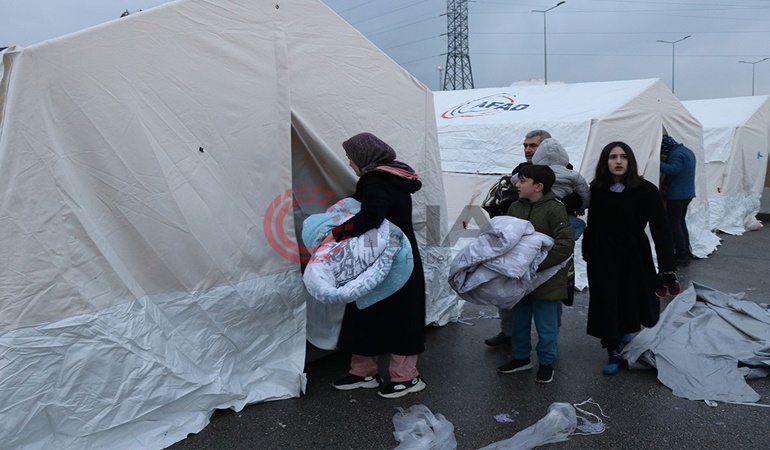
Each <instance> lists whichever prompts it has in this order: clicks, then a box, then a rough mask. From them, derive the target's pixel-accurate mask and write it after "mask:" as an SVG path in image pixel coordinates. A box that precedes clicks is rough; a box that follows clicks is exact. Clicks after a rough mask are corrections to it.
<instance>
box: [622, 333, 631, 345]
mask: <svg viewBox="0 0 770 450" xmlns="http://www.w3.org/2000/svg"><path fill="white" fill-rule="evenodd" d="M633 338H634V337H633V336H632V335H631V333H628V334H624V335H623V337H622V338H620V342H622V343H623V345H628V343H629V342H631V339H633Z"/></svg>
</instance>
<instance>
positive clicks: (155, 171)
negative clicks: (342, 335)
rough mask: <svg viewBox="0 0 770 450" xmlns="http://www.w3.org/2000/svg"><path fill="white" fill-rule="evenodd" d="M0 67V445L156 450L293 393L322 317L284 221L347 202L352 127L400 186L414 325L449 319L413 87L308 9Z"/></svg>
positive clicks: (429, 119) (157, 12)
mask: <svg viewBox="0 0 770 450" xmlns="http://www.w3.org/2000/svg"><path fill="white" fill-rule="evenodd" d="M3 57H4V60H3V65H4V69H5V76H4V77H3V79H2V83H1V84H0V233H2V235H3V237H4V239H3V245H2V247H0V259H1V260H2V261H3V263H2V264H0V359H1V360H2V364H0V379H1V380H2V386H3V389H2V390H0V441H2V443H3V444H2V446H3V447H7V448H27V449H32V448H162V447H165V446H168V445H170V444H172V443H174V442H176V441H178V440H180V439H182V438H184V437H185V436H186V435H187V434H188V433H192V432H197V431H199V430H200V429H202V428H203V427H204V426H205V425H206V424H207V423H208V418H209V417H210V415H211V413H212V412H213V410H214V409H216V408H233V409H235V410H239V409H241V408H243V407H244V405H246V404H248V403H252V402H259V401H266V400H276V399H282V398H289V397H297V396H298V395H299V394H300V391H301V390H302V389H304V386H305V383H306V379H305V375H304V373H303V366H304V357H305V347H306V337H307V339H308V340H310V341H311V342H313V343H314V344H316V345H317V346H319V347H321V348H332V347H333V346H334V344H335V340H336V334H335V333H336V332H337V329H338V326H339V320H340V317H341V313H342V308H341V307H337V308H322V307H320V305H319V304H318V303H317V302H314V301H310V302H307V303H306V300H307V299H308V297H307V294H306V292H305V290H304V287H303V284H302V280H301V274H300V270H301V265H300V262H299V261H300V256H301V255H300V253H301V250H300V249H299V248H298V245H297V237H296V236H297V235H296V230H295V228H296V227H297V226H298V219H302V218H303V217H305V216H307V215H308V214H310V213H315V212H319V211H321V210H323V209H324V208H325V207H326V206H328V205H329V204H331V203H333V202H334V201H336V200H337V199H338V198H340V197H344V196H348V195H350V194H352V191H353V187H354V184H355V176H354V175H353V173H352V172H351V170H350V168H349V167H347V164H346V161H345V160H344V154H343V151H342V148H341V145H340V144H341V142H342V141H343V140H344V139H346V138H347V137H349V136H351V135H353V134H355V133H358V132H361V131H371V132H373V133H375V134H377V135H379V136H380V137H382V138H383V139H384V140H385V141H387V142H389V143H390V144H391V145H392V146H393V147H394V148H395V149H396V150H397V151H398V152H399V158H400V159H402V160H404V161H406V162H408V163H409V164H412V165H413V166H414V167H415V168H416V169H417V170H418V172H419V173H420V174H421V176H422V180H423V183H424V184H423V189H422V190H421V191H420V192H419V193H418V194H417V195H416V196H415V226H416V229H417V231H418V235H419V236H418V240H421V244H422V245H421V248H422V250H423V255H424V261H425V263H426V276H427V282H428V294H429V305H428V311H427V317H428V321H429V322H431V323H434V324H444V323H446V322H447V321H448V320H451V319H453V318H454V317H456V316H457V315H459V306H458V303H457V301H456V298H455V297H454V296H453V295H452V293H451V291H450V289H449V288H448V285H447V283H446V273H447V264H448V261H447V259H448V258H447V257H446V256H445V253H446V252H445V251H444V249H441V248H439V247H437V246H435V245H434V246H431V245H428V244H431V242H429V241H426V239H428V238H429V236H430V235H431V233H432V234H433V235H436V236H441V235H442V234H443V232H444V231H445V228H446V221H445V219H441V216H440V214H439V213H437V212H438V211H439V210H440V209H441V207H442V205H443V203H444V194H443V188H442V184H441V183H442V180H441V169H440V160H439V154H438V145H437V138H436V129H435V120H434V118H433V117H434V116H433V100H432V94H431V92H430V91H429V90H427V89H426V88H425V87H424V86H423V85H422V84H420V83H419V82H417V81H416V80H415V79H414V78H412V77H411V76H410V75H409V74H408V73H407V72H405V71H404V70H403V69H401V68H400V67H398V66H397V65H396V64H395V63H394V62H393V61H391V60H390V59H389V58H387V57H386V56H385V55H384V54H383V53H382V52H380V51H379V50H377V49H376V48H375V47H374V46H373V45H372V44H371V43H369V42H368V41H367V40H366V39H364V38H363V37H362V36H361V35H360V34H359V33H358V32H356V31H355V30H354V29H353V28H352V27H350V26H349V25H348V24H346V23H345V22H344V21H343V20H342V19H340V18H339V17H338V16H336V15H335V14H334V13H333V12H332V11H331V10H329V9H328V8H327V7H326V6H325V5H323V4H322V3H321V2H320V1H317V0H295V1H292V2H254V1H250V0H179V1H176V2H172V3H168V4H165V5H163V6H160V7H158V8H154V9H151V10H147V11H144V12H141V13H137V14H132V15H130V16H128V17H125V18H121V19H118V20H115V21H112V22H110V23H107V24H104V25H101V26H97V27H94V28H91V29H88V30H85V31H82V32H78V33H74V34H71V35H68V36H65V37H62V38H58V39H54V40H51V41H47V42H43V43H40V44H37V45H33V46H30V47H27V48H24V49H17V48H14V49H9V50H8V51H7V52H5V53H4V54H3ZM294 202H296V206H297V207H293V206H294V204H295V203H294ZM295 216H296V217H295ZM306 304H307V306H306ZM340 370H341V371H344V370H346V368H344V367H341V368H340Z"/></svg>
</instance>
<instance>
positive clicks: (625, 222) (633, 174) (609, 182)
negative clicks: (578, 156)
mask: <svg viewBox="0 0 770 450" xmlns="http://www.w3.org/2000/svg"><path fill="white" fill-rule="evenodd" d="M590 186H591V211H590V214H588V226H587V227H586V231H585V233H584V234H583V259H584V260H585V261H586V268H587V272H588V292H589V304H588V324H587V333H588V334H589V335H591V336H594V337H596V338H599V339H600V342H601V345H602V347H603V348H604V349H605V350H606V351H607V356H608V361H607V364H606V365H605V366H604V368H603V372H604V373H605V374H606V375H614V374H616V373H618V371H619V370H620V368H621V366H622V365H623V364H624V362H625V361H624V360H623V358H622V357H621V355H620V347H621V344H623V343H627V342H628V341H630V339H631V334H630V333H635V332H637V331H639V330H640V329H641V327H642V326H645V327H652V326H654V325H655V324H656V323H657V322H658V318H659V316H660V300H659V299H658V297H657V296H656V294H655V291H656V289H657V287H658V286H659V285H660V284H661V283H668V284H671V285H673V284H675V283H676V266H675V265H674V245H673V242H672V239H671V231H670V230H669V227H668V223H667V221H666V211H665V209H664V208H663V200H662V198H661V195H660V191H659V190H658V188H657V187H656V186H655V185H654V184H652V183H650V182H649V181H647V180H645V179H644V178H642V177H641V176H640V175H639V172H638V167H637V163H636V158H635V157H634V152H633V151H632V150H631V147H630V146H628V144H626V143H624V142H610V143H609V144H607V145H606V146H605V147H604V148H603V149H602V152H601V155H600V156H599V162H598V163H597V165H596V175H595V177H594V179H593V181H591V184H590ZM648 224H649V227H650V232H651V234H652V239H653V241H654V243H655V253H656V255H657V259H658V267H659V270H660V272H661V274H660V275H658V274H657V273H656V271H655V264H654V262H653V259H652V250H651V248H650V241H649V239H648V238H647V234H646V233H645V228H646V227H647V225H648ZM677 286H678V284H677Z"/></svg>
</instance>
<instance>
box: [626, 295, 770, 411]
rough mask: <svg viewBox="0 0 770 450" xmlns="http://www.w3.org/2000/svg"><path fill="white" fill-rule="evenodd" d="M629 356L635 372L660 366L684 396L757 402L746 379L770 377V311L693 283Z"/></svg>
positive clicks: (664, 380)
mask: <svg viewBox="0 0 770 450" xmlns="http://www.w3.org/2000/svg"><path fill="white" fill-rule="evenodd" d="M623 353H624V356H625V357H626V358H627V359H628V362H629V367H630V368H631V369H644V368H649V367H655V368H657V370H658V379H659V380H660V381H661V382H662V383H663V384H665V385H666V386H668V387H669V388H671V390H672V391H673V393H674V395H676V396H678V397H683V398H687V399H690V400H714V401H723V402H757V401H759V399H760V396H759V394H757V393H756V392H755V391H754V390H753V389H752V388H751V387H749V385H748V384H746V381H745V380H746V379H750V378H761V377H767V376H768V375H769V374H770V312H768V310H767V307H766V306H765V307H763V306H761V305H759V304H757V303H755V302H753V301H749V300H743V294H725V293H723V292H719V291H717V290H715V289H712V288H709V287H706V286H703V285H700V284H697V283H693V284H692V285H691V286H690V287H689V288H688V289H687V290H685V291H684V292H682V293H681V294H680V295H679V296H678V297H676V298H675V299H674V300H673V301H672V302H671V303H670V304H669V305H668V306H667V307H666V309H665V310H664V311H663V313H662V314H661V316H660V320H659V321H658V324H657V325H655V326H654V327H653V328H648V329H644V330H642V331H641V332H640V333H639V334H638V335H637V336H636V337H635V338H634V339H633V340H632V341H631V343H629V344H628V345H627V346H626V348H625V349H624V351H623Z"/></svg>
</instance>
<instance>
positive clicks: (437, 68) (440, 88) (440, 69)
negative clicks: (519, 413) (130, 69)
mask: <svg viewBox="0 0 770 450" xmlns="http://www.w3.org/2000/svg"><path fill="white" fill-rule="evenodd" d="M436 70H438V90H439V91H442V90H443V87H442V86H441V71H442V70H444V69H443V68H442V67H441V66H438V67H436Z"/></svg>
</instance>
